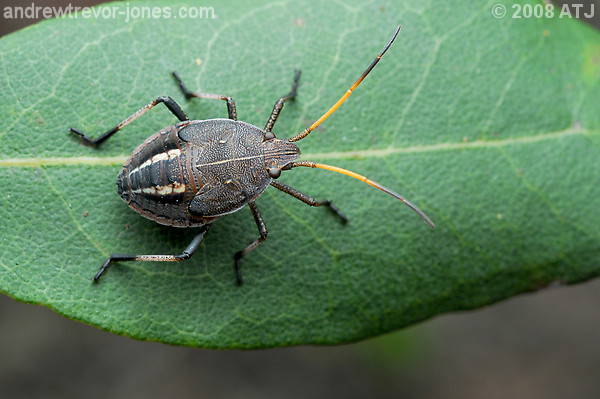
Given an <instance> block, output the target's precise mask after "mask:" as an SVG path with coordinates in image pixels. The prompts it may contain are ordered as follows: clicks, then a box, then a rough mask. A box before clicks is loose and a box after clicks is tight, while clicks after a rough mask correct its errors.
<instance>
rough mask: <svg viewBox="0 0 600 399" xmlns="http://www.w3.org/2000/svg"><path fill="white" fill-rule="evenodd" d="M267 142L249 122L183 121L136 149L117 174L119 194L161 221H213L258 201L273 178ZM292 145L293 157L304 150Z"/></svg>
mask: <svg viewBox="0 0 600 399" xmlns="http://www.w3.org/2000/svg"><path fill="white" fill-rule="evenodd" d="M263 141H264V132H263V131H262V130H261V129H259V128H258V127H256V126H253V125H250V124H248V123H245V122H238V121H233V120H229V119H209V120H204V121H198V120H197V121H185V122H180V123H178V124H176V125H174V126H169V127H167V128H165V129H163V130H161V131H160V132H158V133H156V134H154V135H152V136H150V137H149V138H148V139H147V140H146V141H144V143H142V144H141V145H140V146H139V147H138V148H136V149H135V150H134V151H133V154H132V155H131V157H130V158H129V159H128V160H127V162H126V163H125V165H124V166H123V169H122V170H121V172H120V173H119V176H118V180H117V186H118V192H119V194H120V195H121V198H122V199H123V200H124V201H125V202H126V203H127V204H128V205H129V206H130V207H131V208H132V209H134V210H135V211H137V212H139V213H140V214H141V215H142V216H144V217H146V218H148V219H151V220H154V221H156V222H157V223H160V224H164V225H169V226H176V227H190V226H200V225H203V224H207V223H210V222H212V221H213V220H215V219H216V218H218V217H220V216H222V215H225V214H228V213H232V212H235V211H236V210H238V209H240V208H241V207H243V206H244V205H246V204H247V203H248V202H249V201H253V200H254V199H256V197H258V196H259V195H260V194H261V193H262V192H263V191H264V190H265V189H266V188H267V186H268V185H269V183H270V182H271V177H270V176H269V174H268V172H267V169H266V166H265V162H266V161H265V154H267V155H266V156H267V163H273V161H272V158H273V155H275V156H276V155H277V154H273V149H272V148H271V147H272V143H268V144H267V142H265V143H264V144H266V146H265V145H263ZM271 141H274V140H271ZM277 141H280V140H277ZM289 144H291V143H289ZM291 146H292V148H287V149H286V150H285V152H287V153H289V155H287V157H290V155H291V157H290V158H293V159H292V160H294V159H297V158H298V156H299V155H300V151H299V150H298V148H297V147H296V146H295V145H293V144H291ZM294 148H295V150H294Z"/></svg>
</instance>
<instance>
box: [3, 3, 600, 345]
mask: <svg viewBox="0 0 600 399" xmlns="http://www.w3.org/2000/svg"><path fill="white" fill-rule="evenodd" d="M194 4H196V3H193V2H183V1H178V2H158V1H144V2H129V3H120V2H119V3H110V4H106V5H103V6H101V7H100V8H95V9H93V10H96V12H98V11H100V12H102V15H104V17H97V18H94V17H93V15H89V14H87V15H88V17H87V18H86V17H85V15H82V14H80V15H79V16H78V17H77V18H73V17H66V18H62V19H54V20H48V21H44V22H42V23H39V24H37V25H34V26H32V27H30V28H27V29H25V30H23V31H20V32H17V33H15V34H12V35H9V36H7V37H5V38H3V39H2V40H1V41H0V64H1V65H2V70H3V73H2V74H1V76H0V91H1V93H2V99H1V100H0V101H1V102H0V148H1V149H2V151H1V154H0V191H1V194H0V212H1V215H2V217H1V218H0V230H1V231H2V239H1V240H0V254H1V255H0V290H2V291H3V292H5V293H6V294H8V295H11V296H12V297H14V298H17V299H18V300H21V301H25V302H31V303H36V304H41V305H45V306H48V307H50V308H52V309H54V310H55V311H57V312H58V313H61V314H63V315H65V316H67V317H70V318H73V319H77V320H81V321H83V322H85V323H90V324H93V325H96V326H98V327H100V328H103V329H106V330H109V331H113V332H115V333H118V334H125V335H128V336H131V337H135V338H138V339H148V340H156V341H161V342H166V343H171V344H178V345H189V346H202V347H215V348H258V347H270V346H283V345H297V344H308V343H312V344H337V343H343V342H349V341H354V340H358V339H362V338H365V337H370V336H373V335H377V334H381V333H384V332H387V331H391V330H394V329H398V328H401V327H404V326H407V325H409V324H412V323H416V322H418V321H421V320H424V319H427V318H429V317H432V316H435V315H437V314H440V313H443V312H449V311H455V310H460V309H472V308H477V307H481V306H485V305H488V304H490V303H493V302H496V301H499V300H502V299H504V298H508V297H510V296H513V295H516V294H519V293H522V292H527V291H533V290H537V289H540V288H542V287H544V286H547V285H548V284H552V283H556V282H558V283H560V284H562V283H576V282H580V281H584V280H586V279H590V278H592V277H595V276H597V275H598V274H599V273H600V264H599V263H598V259H600V231H599V229H598V225H599V223H598V220H599V216H600V215H599V211H598V200H597V199H598V198H600V184H598V169H599V166H600V161H599V157H598V147H599V143H600V112H599V109H600V61H599V60H600V35H599V34H598V32H596V31H594V30H593V29H591V28H590V27H588V26H586V25H584V24H582V23H579V22H577V21H575V20H571V19H567V18H558V12H555V16H554V18H549V17H548V16H544V17H542V18H534V17H531V18H520V19H517V18H511V16H512V13H513V12H514V9H510V8H509V9H508V10H507V14H506V16H504V17H503V18H495V17H494V16H493V14H492V7H493V5H494V2H488V3H487V4H485V5H483V6H481V5H476V4H475V3H473V2H467V1H454V2H451V3H447V2H446V3H439V2H437V3H431V2H426V3H419V4H420V5H418V6H416V5H415V4H414V3H413V2H409V1H394V2H392V1H384V2H377V3H372V2H367V3H365V2H363V1H352V2H319V3H318V5H316V4H315V3H313V2H297V1H277V2H274V1H270V0H266V1H256V2H235V1H223V2H219V3H217V4H215V5H214V8H213V12H214V15H215V18H210V11H207V10H205V14H204V17H203V18H166V17H162V18H160V17H154V18H150V17H148V15H146V18H141V17H139V18H128V15H131V13H132V12H145V11H144V10H150V11H153V10H152V9H151V8H149V7H160V9H159V11H158V13H163V15H164V12H165V10H169V12H170V13H171V14H172V16H173V15H175V16H176V15H179V14H178V13H179V10H182V9H183V8H180V7H187V8H186V10H188V11H190V10H191V7H195V6H194ZM532 4H533V5H535V6H541V5H542V3H532ZM135 10H137V11H135ZM161 10H162V11H161ZM119 11H123V12H125V14H124V15H119ZM112 12H115V13H116V15H115V17H114V18H113V17H110V15H109V14H110V13H112ZM127 12H129V13H130V14H127ZM153 12H154V11H153ZM206 12H209V14H206ZM398 23H402V25H403V29H402V31H401V33H400V36H399V37H398V39H397V41H396V43H395V44H394V45H393V46H392V47H391V48H390V50H389V51H388V53H387V54H386V55H385V57H383V58H382V61H381V63H380V64H379V65H378V66H377V67H376V68H375V69H374V71H373V73H372V74H371V75H369V77H368V78H367V79H366V80H365V81H364V83H363V84H362V85H361V86H360V87H359V88H358V89H356V91H355V92H354V95H353V96H351V97H350V99H349V100H348V101H347V102H346V103H345V104H344V105H343V106H342V107H341V108H340V109H339V110H338V111H337V112H336V113H335V114H334V115H332V116H331V117H330V118H329V119H328V120H327V121H326V122H325V123H324V124H323V125H321V127H320V128H319V129H318V130H317V131H315V132H314V133H313V134H311V135H310V136H309V137H307V138H306V139H304V140H302V141H301V142H299V145H300V147H301V148H302V150H303V159H308V160H313V161H321V162H325V163H329V164H334V165H337V166H340V167H343V168H348V169H351V170H354V171H356V172H358V173H361V174H364V175H366V176H368V177H370V178H372V179H374V180H376V181H378V182H380V183H382V184H383V185H385V186H387V187H390V188H391V189H393V190H395V191H397V192H399V193H402V194H403V195H404V196H405V197H406V198H408V199H409V200H411V201H413V202H414V203H415V204H416V205H418V206H419V207H421V208H422V209H423V211H425V212H426V213H427V214H428V215H429V216H430V217H431V218H432V219H433V221H434V222H435V223H436V226H437V228H436V229H435V230H432V229H430V228H428V227H427V225H426V224H424V223H423V221H422V220H421V219H420V218H419V217H418V216H416V215H415V214H414V213H413V212H411V211H410V210H409V209H408V208H406V207H405V206H403V205H402V204H401V203H400V202H399V201H395V200H393V199H392V198H391V197H389V196H387V195H385V194H383V193H381V192H380V191H378V190H374V189H372V188H370V187H368V186H367V185H364V184H361V183H359V182H357V181H356V180H353V179H349V178H347V177H344V176H342V175H337V174H332V173H330V172H326V171H322V170H316V169H315V170H312V169H303V168H300V169H294V170H293V171H289V172H284V174H283V175H282V177H281V179H280V180H281V181H283V182H285V183H287V184H289V185H291V186H293V187H295V188H297V189H299V190H301V191H304V192H306V193H307V194H309V195H312V196H314V197H316V198H318V199H320V198H331V199H333V200H334V201H335V203H336V205H337V206H338V207H339V208H340V209H341V210H342V211H343V212H345V213H346V214H347V215H348V217H349V218H350V223H349V224H348V225H347V226H344V225H342V224H340V223H339V221H338V220H337V219H336V217H335V216H334V215H333V214H331V213H330V212H328V211H327V210H325V209H320V208H316V209H315V208H310V207H307V206H306V205H305V204H303V203H301V202H299V201H297V200H296V199H294V198H292V197H289V196H286V195H285V194H283V193H281V192H279V191H277V190H275V189H273V188H269V189H267V191H266V192H265V193H264V195H262V196H261V197H260V198H259V199H258V201H257V204H258V206H259V208H260V210H261V212H262V215H263V217H264V220H265V222H266V224H267V227H268V228H269V238H268V239H267V240H266V241H265V242H264V243H263V244H262V245H261V246H260V247H259V248H257V249H256V250H255V251H253V252H251V253H250V254H249V255H248V256H246V257H245V258H244V259H243V268H244V269H243V270H244V277H245V285H244V286H242V287H237V286H236V285H235V277H234V271H233V254H234V253H235V252H236V251H238V250H240V249H241V248H243V247H244V246H245V245H246V244H247V243H248V242H250V241H251V240H253V239H255V238H256V237H258V232H257V229H256V226H255V223H254V221H253V219H252V216H251V214H250V212H249V210H248V209H247V208H244V209H242V210H241V211H239V212H237V213H235V214H232V215H228V216H226V217H223V218H221V219H219V220H218V221H216V222H215V223H214V225H213V227H212V228H211V230H210V232H209V233H208V234H207V236H206V238H205V240H204V242H203V243H202V245H201V247H200V248H199V249H198V251H197V253H196V254H195V255H194V257H193V258H192V259H191V260H189V261H187V262H183V263H149V262H127V263H120V264H117V265H115V266H113V267H112V268H111V269H110V270H109V271H108V272H107V273H106V275H105V276H104V277H103V279H102V280H101V281H100V283H99V284H93V283H92V281H91V278H92V277H93V275H94V274H95V273H96V271H97V270H98V267H99V266H100V264H101V263H102V261H104V259H106V257H107V256H108V255H109V254H111V253H139V254H146V253H165V254H167V253H180V252H181V251H182V250H183V249H184V248H185V247H186V246H187V245H188V244H189V242H190V240H191V239H192V237H193V236H194V233H195V232H194V230H193V229H188V230H185V229H174V228H166V227H161V226H159V225H157V224H156V223H154V222H152V221H149V220H146V219H143V218H142V217H140V216H139V215H138V214H136V213H135V212H133V211H131V210H130V209H129V208H128V207H127V206H126V205H125V204H124V203H123V202H122V201H121V199H120V198H119V196H118V195H117V193H116V186H115V180H116V175H117V173H118V171H119V170H120V167H121V165H122V163H123V162H124V161H125V159H126V158H127V157H128V156H129V154H130V153H131V151H132V150H133V149H134V148H135V147H136V146H137V145H138V144H140V143H141V142H142V141H143V140H144V139H145V138H147V137H148V136H150V135H151V134H153V133H154V132H156V131H158V130H160V129H161V128H162V127H164V126H167V125H169V124H173V123H175V121H176V119H175V118H174V117H173V116H172V115H171V114H170V113H169V112H167V111H166V109H164V108H163V107H162V106H160V107H157V108H156V109H154V110H152V111H150V112H149V113H148V114H147V115H145V116H144V117H142V118H140V119H138V120H136V121H135V122H133V123H132V124H131V125H129V126H127V127H126V128H125V129H123V131H122V132H119V133H118V134H116V135H115V136H114V137H113V138H111V139H110V140H108V141H107V142H106V143H104V144H103V145H102V146H101V147H100V148H97V149H95V148H91V147H87V146H84V145H82V144H81V142H80V140H79V139H78V138H77V137H74V135H72V134H70V133H69V131H68V129H69V128H70V127H77V128H80V129H82V130H83V131H85V132H86V133H90V134H91V135H97V134H99V133H101V132H103V131H105V130H107V129H109V128H111V127H112V126H114V125H115V124H116V123H118V122H120V121H121V120H123V119H124V118H126V117H127V116H129V115H130V114H131V113H133V112H134V111H136V110H137V109H139V108H140V107H141V106H143V105H144V104H146V103H147V102H149V101H150V100H152V99H153V98H155V97H156V96H158V95H170V96H172V97H173V98H175V100H176V101H177V102H179V103H180V104H181V105H182V106H183V108H184V109H185V110H186V112H187V113H188V114H189V115H190V116H192V117H194V118H198V119H207V118H214V117H226V115H227V113H226V108H225V105H224V103H223V102H222V101H209V100H194V101H190V102H186V101H185V99H184V98H183V96H182V95H181V93H180V92H179V90H178V88H177V86H176V83H175V82H174V81H173V79H172V78H171V76H170V72H171V71H172V70H177V71H179V72H180V74H181V75H182V77H183V79H184V81H186V83H187V84H188V86H190V88H192V89H194V90H200V91H205V92H217V93H224V94H227V95H229V96H231V97H233V98H234V99H235V101H236V104H237V107H238V117H239V119H240V120H243V121H246V122H249V123H252V124H255V125H257V126H264V123H265V122H266V120H267V118H268V115H269V113H270V111H271V109H272V106H273V104H274V102H275V101H276V99H277V98H278V97H279V96H281V95H283V94H284V93H286V92H287V91H288V90H289V87H290V84H291V81H292V77H293V72H294V69H295V68H301V69H302V71H303V74H302V78H301V81H300V86H299V92H298V96H297V98H296V100H295V101H294V102H290V103H286V105H285V107H284V109H283V111H282V114H281V116H280V118H279V120H278V122H277V125H276V126H275V129H274V132H275V133H276V134H277V135H278V136H279V137H289V136H291V135H294V134H296V133H298V132H300V131H301V130H302V129H303V128H304V127H306V126H307V124H309V123H310V122H311V121H313V120H315V119H316V118H318V117H319V116H320V115H321V114H322V113H323V112H324V111H326V110H327V109H328V108H329V107H330V106H331V105H332V104H333V103H334V102H335V101H336V100H337V99H338V98H339V96H341V95H342V94H343V93H344V91H345V90H347V88H348V87H349V85H350V84H351V83H352V82H353V81H354V80H355V79H356V78H357V77H358V76H359V74H360V73H361V72H362V71H363V70H364V69H365V68H366V66H368V64H369V63H370V62H371V60H372V59H373V57H374V56H376V54H377V52H378V51H380V49H381V48H382V47H383V45H384V44H385V43H386V41H387V40H388V39H389V37H390V35H391V34H392V32H393V30H394V28H395V27H396V25H397V24H398Z"/></svg>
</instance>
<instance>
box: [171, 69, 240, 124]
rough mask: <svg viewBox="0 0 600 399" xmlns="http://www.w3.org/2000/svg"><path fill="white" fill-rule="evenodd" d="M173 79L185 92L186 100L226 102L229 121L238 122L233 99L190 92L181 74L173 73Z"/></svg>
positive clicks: (219, 95)
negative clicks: (198, 99)
mask: <svg viewBox="0 0 600 399" xmlns="http://www.w3.org/2000/svg"><path fill="white" fill-rule="evenodd" d="M172 74H173V77H174V78H175V80H176V81H177V85H179V88H180V89H181V91H182V92H183V95H184V96H185V98H186V99H188V100H189V99H191V98H194V97H195V98H205V99H208V100H224V101H226V102H227V112H228V113H229V119H233V120H234V121H237V110H236V109H235V102H234V101H233V99H232V98H231V97H229V96H225V95H223V94H213V93H197V92H194V91H189V90H188V89H187V87H186V86H185V85H184V84H183V81H182V80H181V77H180V76H179V74H178V73H177V72H175V71H173V72H172Z"/></svg>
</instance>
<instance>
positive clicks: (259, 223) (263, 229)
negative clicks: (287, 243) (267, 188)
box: [235, 201, 269, 285]
mask: <svg viewBox="0 0 600 399" xmlns="http://www.w3.org/2000/svg"><path fill="white" fill-rule="evenodd" d="M248 207H250V210H251V211H252V216H254V221H255V222H256V227H258V233H259V234H260V237H258V238H257V239H256V240H254V241H253V242H252V243H250V244H249V245H248V246H247V247H246V248H244V249H242V250H241V251H238V252H236V253H235V275H236V277H237V283H238V285H242V284H243V283H244V280H242V266H241V264H240V259H242V257H243V256H244V255H246V254H247V253H248V252H250V251H252V250H253V249H254V248H256V247H258V246H259V245H260V244H261V243H262V242H263V241H264V240H266V239H267V234H268V233H269V232H268V230H267V226H266V225H265V222H264V221H263V218H262V216H261V215H260V212H259V211H258V207H257V206H256V204H255V203H254V201H252V202H249V203H248Z"/></svg>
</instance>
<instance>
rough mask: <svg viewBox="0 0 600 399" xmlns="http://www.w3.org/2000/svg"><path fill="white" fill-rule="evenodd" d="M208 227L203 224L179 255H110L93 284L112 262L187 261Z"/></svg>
mask: <svg viewBox="0 0 600 399" xmlns="http://www.w3.org/2000/svg"><path fill="white" fill-rule="evenodd" d="M209 227H210V225H209V224H205V225H204V226H202V227H201V228H200V229H201V231H200V233H198V234H197V235H196V237H194V239H193V240H192V242H191V243H190V245H188V246H187V248H186V249H185V250H184V251H183V252H182V253H181V254H180V255H123V254H112V255H110V256H109V257H108V259H106V260H105V261H104V263H103V264H102V266H100V270H99V271H98V273H96V275H95V276H94V282H96V283H97V282H98V280H99V279H100V277H102V275H103V274H104V273H105V272H106V269H108V267H109V266H110V265H111V263H114V262H126V261H141V262H181V261H183V260H186V259H189V258H190V257H191V256H192V255H193V254H194V252H196V250H197V249H198V246H199V245H200V243H201V242H202V239H203V238H204V235H205V234H206V232H207V231H208V228H209Z"/></svg>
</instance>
